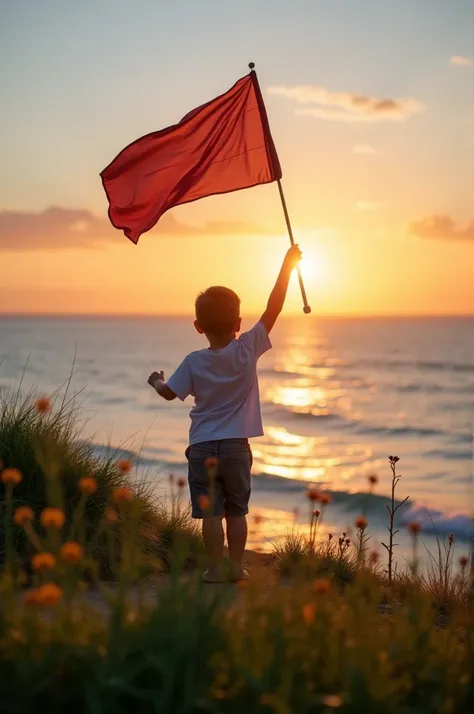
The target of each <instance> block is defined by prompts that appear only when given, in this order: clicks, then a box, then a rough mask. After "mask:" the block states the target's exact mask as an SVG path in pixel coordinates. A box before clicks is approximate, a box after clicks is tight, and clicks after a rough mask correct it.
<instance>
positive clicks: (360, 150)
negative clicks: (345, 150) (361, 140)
mask: <svg viewBox="0 0 474 714" xmlns="http://www.w3.org/2000/svg"><path fill="white" fill-rule="evenodd" d="M352 153H353V154H375V149H374V147H373V146H369V144H357V146H353V147H352Z"/></svg>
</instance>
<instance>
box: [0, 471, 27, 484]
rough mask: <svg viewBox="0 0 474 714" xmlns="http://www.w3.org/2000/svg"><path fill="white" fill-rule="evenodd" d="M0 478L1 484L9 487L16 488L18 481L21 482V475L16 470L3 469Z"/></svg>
mask: <svg viewBox="0 0 474 714" xmlns="http://www.w3.org/2000/svg"><path fill="white" fill-rule="evenodd" d="M0 478H1V479H2V481H3V483H5V484H7V485H10V486H16V485H17V484H19V483H20V481H22V479H23V476H22V474H21V471H19V470H18V469H4V470H3V471H2V475H1V477H0Z"/></svg>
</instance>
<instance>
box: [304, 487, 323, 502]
mask: <svg viewBox="0 0 474 714" xmlns="http://www.w3.org/2000/svg"><path fill="white" fill-rule="evenodd" d="M306 497H307V499H308V501H319V499H320V497H321V494H320V492H319V491H318V489H317V488H315V487H314V486H310V487H309V488H308V491H307V493H306Z"/></svg>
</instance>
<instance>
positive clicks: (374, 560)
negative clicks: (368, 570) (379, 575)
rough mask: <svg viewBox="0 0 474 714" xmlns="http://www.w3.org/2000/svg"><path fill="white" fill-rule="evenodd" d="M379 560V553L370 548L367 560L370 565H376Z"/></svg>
mask: <svg viewBox="0 0 474 714" xmlns="http://www.w3.org/2000/svg"><path fill="white" fill-rule="evenodd" d="M379 560H380V553H379V552H378V551H377V550H372V551H371V553H370V556H369V562H370V564H371V565H377V563H378V562H379Z"/></svg>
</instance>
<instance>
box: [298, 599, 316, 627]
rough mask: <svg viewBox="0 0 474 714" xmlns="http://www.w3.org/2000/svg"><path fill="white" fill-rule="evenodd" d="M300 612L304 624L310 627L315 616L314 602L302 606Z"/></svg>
mask: <svg viewBox="0 0 474 714" xmlns="http://www.w3.org/2000/svg"><path fill="white" fill-rule="evenodd" d="M301 612H302V614H303V620H304V621H305V622H306V624H307V625H310V624H311V623H312V622H313V620H314V616H315V614H316V605H315V604H314V602H308V603H306V605H303V607H302V609H301Z"/></svg>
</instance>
